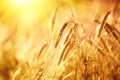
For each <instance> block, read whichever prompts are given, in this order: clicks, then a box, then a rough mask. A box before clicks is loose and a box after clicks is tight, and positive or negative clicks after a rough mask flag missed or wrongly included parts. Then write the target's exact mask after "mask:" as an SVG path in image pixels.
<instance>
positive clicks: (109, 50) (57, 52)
mask: <svg viewBox="0 0 120 80" xmlns="http://www.w3.org/2000/svg"><path fill="white" fill-rule="evenodd" d="M60 5H63V4H60ZM60 5H58V6H57V7H56V8H55V10H54V13H53V16H52V20H51V36H50V41H48V42H46V43H45V44H43V46H42V47H41V49H40V50H39V51H38V52H36V55H34V57H33V59H32V63H31V64H30V63H28V62H20V61H19V60H17V59H16V57H15V50H16V49H15V45H10V46H11V47H7V45H8V44H9V42H13V44H14V43H15V41H14V38H11V36H10V39H7V40H5V41H4V42H3V44H1V45H2V53H3V56H2V62H0V79H1V80H120V76H119V75H120V32H119V28H116V27H115V26H114V25H113V24H109V22H107V20H108V19H109V16H110V14H112V11H110V12H106V15H105V16H104V17H103V20H102V21H100V20H98V19H95V20H92V19H91V22H92V23H93V24H96V25H93V26H92V27H94V29H91V30H92V31H91V30H88V29H87V28H84V26H82V25H81V23H80V22H79V21H76V19H75V18H74V15H73V12H72V11H71V14H72V16H71V18H70V20H68V21H66V22H64V24H63V26H62V27H61V29H60V30H58V32H57V33H54V31H55V29H54V28H55V27H56V26H55V21H56V19H57V12H59V9H58V8H59V6H60ZM64 5H65V4H64ZM117 5H118V4H117ZM69 9H70V10H72V9H71V8H70V7H69ZM115 12H116V13H117V12H118V11H115ZM113 18H114V16H113ZM118 22H120V21H119V20H118ZM86 23H87V20H86ZM116 24H117V23H116ZM119 26H120V25H119ZM88 28H90V27H89V26H88ZM98 28H99V29H98ZM93 30H94V31H93ZM80 31H83V33H82V34H81V33H80ZM55 34H56V37H55V38H53V36H54V35H55Z"/></svg>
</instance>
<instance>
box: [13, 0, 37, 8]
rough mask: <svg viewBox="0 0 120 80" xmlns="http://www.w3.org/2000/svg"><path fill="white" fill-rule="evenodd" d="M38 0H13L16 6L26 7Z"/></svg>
mask: <svg viewBox="0 0 120 80" xmlns="http://www.w3.org/2000/svg"><path fill="white" fill-rule="evenodd" d="M35 1H36V0H12V4H13V5H14V6H19V7H25V6H30V5H32V4H33V3H34V2H35Z"/></svg>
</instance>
